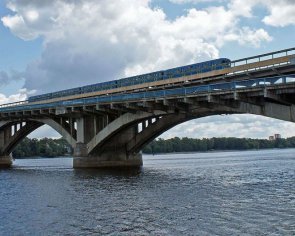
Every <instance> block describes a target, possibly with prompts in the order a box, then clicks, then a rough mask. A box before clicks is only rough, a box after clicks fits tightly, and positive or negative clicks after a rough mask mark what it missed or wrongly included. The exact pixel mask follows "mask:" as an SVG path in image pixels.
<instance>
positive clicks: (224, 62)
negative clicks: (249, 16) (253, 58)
mask: <svg viewBox="0 0 295 236" xmlns="http://www.w3.org/2000/svg"><path fill="white" fill-rule="evenodd" d="M230 63H231V61H230V60H229V59H227V58H220V59H216V60H211V61H206V62H201V63H196V64H192V65H187V66H181V67H176V68H173V69H168V70H162V71H157V72H152V73H148V74H143V75H137V76H132V77H127V78H123V79H118V80H112V81H107V82H102V83H97V84H92V85H86V86H83V87H78V88H72V89H66V90H61V91H57V92H52V93H46V94H41V95H37V96H31V97H29V99H28V101H29V102H36V101H42V100H48V99H53V98H60V97H66V96H70V95H78V94H84V93H89V92H96V91H103V90H109V89H115V88H120V87H126V86H132V85H136V84H144V83H149V82H155V81H160V80H166V79H171V78H177V77H182V76H188V75H194V74H199V73H205V72H209V71H213V70H221V69H224V68H228V67H230Z"/></svg>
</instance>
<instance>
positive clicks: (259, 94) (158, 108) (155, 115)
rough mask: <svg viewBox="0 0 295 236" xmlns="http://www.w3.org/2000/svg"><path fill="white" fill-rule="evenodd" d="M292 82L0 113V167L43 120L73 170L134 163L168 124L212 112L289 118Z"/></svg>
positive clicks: (294, 114) (293, 112)
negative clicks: (64, 144) (70, 156)
mask: <svg viewBox="0 0 295 236" xmlns="http://www.w3.org/2000/svg"><path fill="white" fill-rule="evenodd" d="M294 92H295V84H293V85H292V86H290V85H288V87H284V86H281V87H280V88H278V87H276V88H275V89H272V88H268V89H266V88H253V89H247V90H245V91H240V92H237V91H213V92H210V93H202V94H195V95H193V96H190V97H187V96H186V97H170V98H169V99H150V100H145V101H140V102H138V101H129V102H128V103H127V102H116V103H111V104H93V105H87V106H85V105H84V106H83V105H81V106H75V107H73V106H71V107H59V108H55V109H52V108H50V109H46V108H45V109H41V110H30V111H21V112H8V113H0V118H1V121H0V156H1V157H0V166H2V167H3V166H5V167H7V166H10V165H11V163H12V161H11V152H12V151H13V149H14V147H15V146H16V145H17V144H18V143H19V142H20V141H21V140H22V139H23V138H24V137H26V136H27V135H28V134H29V133H31V132H32V131H34V130H35V129H37V128H39V127H40V126H42V125H44V124H47V125H49V126H51V127H52V128H53V129H55V130H56V131H57V132H59V133H60V134H61V135H62V136H63V137H64V138H65V139H66V140H67V141H68V143H69V144H70V145H71V146H72V148H73V150H74V161H73V166H74V168H100V167H139V166H141V165H142V157H141V154H140V150H141V149H142V148H143V147H144V146H145V145H146V144H147V143H149V142H150V141H152V140H153V139H154V138H156V137H157V136H159V135H160V134H162V133H163V132H165V131H167V130H169V129H170V128H172V127H174V126H176V125H178V124H180V123H183V122H185V121H188V120H192V119H196V118H200V117H204V116H211V115H218V114H243V113H249V114H256V115H262V116H267V117H272V118H276V119H280V120H285V121H290V122H295V105H294V104H295V97H294V94H295V93H294Z"/></svg>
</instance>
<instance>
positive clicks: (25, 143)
mask: <svg viewBox="0 0 295 236" xmlns="http://www.w3.org/2000/svg"><path fill="white" fill-rule="evenodd" d="M269 148H295V137H291V138H286V139H277V140H267V139H250V138H203V139H193V138H178V137H176V138H171V139H166V140H164V139H161V138H160V139H157V140H154V141H152V142H151V143H149V144H148V145H147V146H145V147H144V148H143V150H142V151H143V153H146V154H157V153H172V152H206V151H222V150H250V149H269ZM12 154H13V157H15V158H25V157H36V156H38V157H56V156H65V155H70V154H72V148H71V147H70V145H69V144H68V143H67V141H66V140H64V139H63V138H60V139H50V138H43V139H36V138H33V139H30V138H25V139H23V140H22V141H21V142H20V143H19V144H18V145H17V146H16V148H15V149H14V151H13V152H12Z"/></svg>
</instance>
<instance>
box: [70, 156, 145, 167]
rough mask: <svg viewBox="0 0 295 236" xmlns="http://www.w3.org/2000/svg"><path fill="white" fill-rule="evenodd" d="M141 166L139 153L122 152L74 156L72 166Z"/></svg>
mask: <svg viewBox="0 0 295 236" xmlns="http://www.w3.org/2000/svg"><path fill="white" fill-rule="evenodd" d="M141 166H142V155H141V154H140V153H137V154H132V155H126V154H124V153H112V154H109V155H108V154H105V153H104V154H102V155H99V156H88V157H77V156H74V159H73V167H74V168H75V169H79V168H139V167H141Z"/></svg>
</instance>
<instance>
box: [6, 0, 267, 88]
mask: <svg viewBox="0 0 295 236" xmlns="http://www.w3.org/2000/svg"><path fill="white" fill-rule="evenodd" d="M8 3H10V4H8V7H9V8H10V9H11V10H12V11H14V12H15V15H13V16H5V17H3V18H2V21H3V24H4V25H5V26H6V27H8V28H9V29H10V30H11V31H12V32H13V33H14V34H15V35H17V36H18V37H20V38H23V39H25V40H29V39H34V38H37V37H42V38H43V39H44V50H43V53H42V55H41V57H40V58H39V60H36V61H33V62H32V63H30V64H29V65H28V67H27V69H26V72H25V77H26V82H25V87H26V88H28V89H37V90H38V93H42V92H46V91H53V90H58V89H63V88H68V87H75V86H80V85H85V84H91V83H96V82H99V81H104V80H111V79H116V78H119V77H123V76H128V75H133V74H138V73H144V72H150V71H154V70H158V69H162V68H169V67H174V66H178V65H183V64H188V63H193V62H197V61H202V60H208V59H210V58H216V57H218V56H219V48H221V47H222V46H223V45H224V44H225V43H227V42H228V41H237V42H238V43H240V44H243V45H245V44H246V45H252V46H259V44H260V43H261V42H268V41H269V40H270V39H271V37H270V36H269V35H268V33H267V32H266V31H264V30H263V29H252V28H247V29H246V30H245V28H244V29H242V30H240V25H239V17H238V16H237V15H235V14H234V12H233V11H231V9H227V8H226V7H223V6H219V7H209V8H205V9H190V10H188V11H187V12H186V13H185V14H184V15H183V16H181V17H179V18H176V19H174V20H168V19H167V18H166V14H165V12H164V11H163V10H162V9H157V8H151V7H150V1H148V0H145V1H137V0H124V1H123V0H118V1H116V2H115V3H114V2H112V1H107V0H101V1H99V2H98V1H94V0H85V1H82V0H77V1H61V0H52V1H29V0H26V1H20V0H9V1H8ZM253 34H254V36H253ZM255 36H258V37H255Z"/></svg>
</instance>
